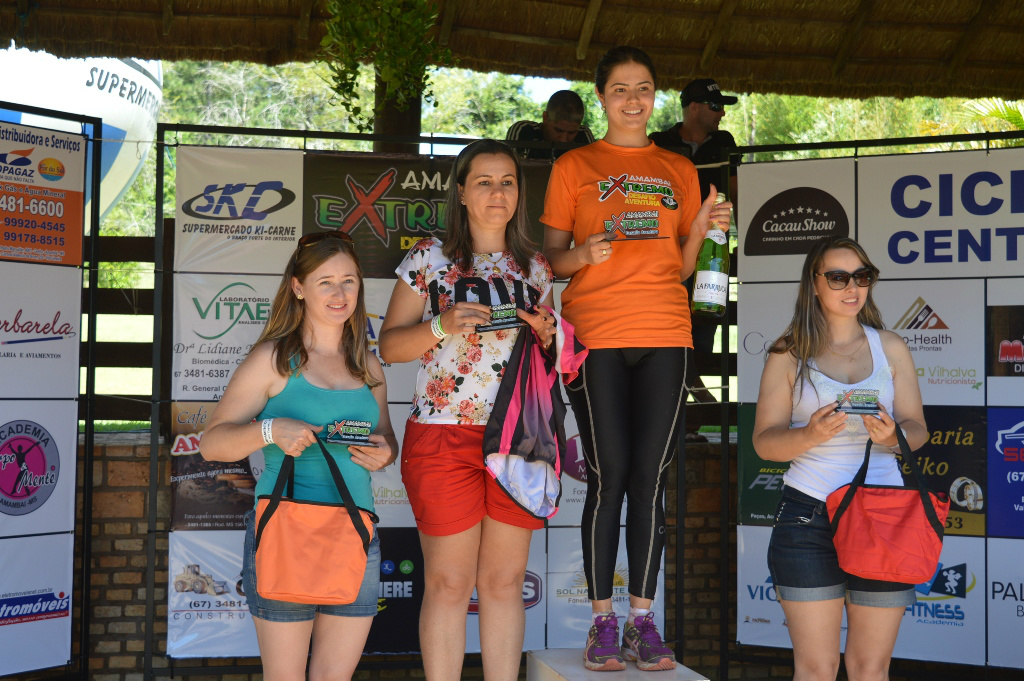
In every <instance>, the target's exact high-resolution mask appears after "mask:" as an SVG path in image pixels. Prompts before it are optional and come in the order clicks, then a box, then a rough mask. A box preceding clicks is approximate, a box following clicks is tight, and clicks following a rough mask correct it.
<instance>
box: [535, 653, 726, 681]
mask: <svg viewBox="0 0 1024 681" xmlns="http://www.w3.org/2000/svg"><path fill="white" fill-rule="evenodd" d="M669 680H671V681H708V679H707V677H706V676H703V675H701V674H698V673H697V672H695V671H693V670H692V669H689V668H687V667H684V666H683V665H681V664H676V668H675V669H674V670H667V671H658V672H642V671H640V670H639V669H637V668H636V663H635V662H628V661H627V662H626V671H623V672H592V671H588V670H587V668H586V667H584V666H583V649H582V648H551V649H549V650H531V651H530V652H528V653H527V654H526V681H669Z"/></svg>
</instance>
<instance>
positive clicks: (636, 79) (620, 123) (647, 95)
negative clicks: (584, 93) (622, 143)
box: [597, 62, 654, 132]
mask: <svg viewBox="0 0 1024 681" xmlns="http://www.w3.org/2000/svg"><path fill="white" fill-rule="evenodd" d="M597 97H598V99H600V100H601V104H602V106H604V109H605V113H606V115H607V116H608V129H609V130H610V131H617V132H637V131H639V132H646V130H647V120H648V119H649V118H650V117H651V112H652V111H654V77H653V76H652V75H651V72H650V71H649V70H648V69H647V67H646V66H644V65H643V64H638V63H636V62H625V63H623V64H619V65H618V66H616V67H615V68H614V69H612V70H611V72H610V73H609V74H608V81H607V83H605V86H604V92H601V91H598V92H597Z"/></svg>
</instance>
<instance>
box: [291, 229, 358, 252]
mask: <svg viewBox="0 0 1024 681" xmlns="http://www.w3.org/2000/svg"><path fill="white" fill-rule="evenodd" d="M324 239H341V240H342V241H347V242H349V243H350V244H351V243H355V242H354V241H353V239H352V235H351V234H348V233H347V232H340V231H337V230H335V231H333V232H313V233H312V234H305V235H303V236H302V237H300V238H299V246H298V247H299V248H305V247H306V246H310V245H312V244H315V243H317V242H319V241H323V240H324Z"/></svg>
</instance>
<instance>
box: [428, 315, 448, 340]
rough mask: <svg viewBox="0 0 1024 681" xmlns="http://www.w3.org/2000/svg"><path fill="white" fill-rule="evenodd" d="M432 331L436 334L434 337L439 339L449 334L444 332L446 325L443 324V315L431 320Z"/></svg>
mask: <svg viewBox="0 0 1024 681" xmlns="http://www.w3.org/2000/svg"><path fill="white" fill-rule="evenodd" d="M430 332H431V333H433V334H434V338H436V339H437V340H443V339H444V337H445V336H447V335H448V334H446V333H445V332H444V327H442V326H441V315H438V316H436V317H434V318H433V319H431V320H430Z"/></svg>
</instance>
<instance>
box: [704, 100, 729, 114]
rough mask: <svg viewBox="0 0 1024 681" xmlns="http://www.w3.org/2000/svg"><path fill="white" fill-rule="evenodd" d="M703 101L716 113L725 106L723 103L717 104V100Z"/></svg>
mask: <svg viewBox="0 0 1024 681" xmlns="http://www.w3.org/2000/svg"><path fill="white" fill-rule="evenodd" d="M704 103H705V104H707V105H708V108H709V109H711V110H712V111H714V112H715V113H718V112H719V111H721V110H723V109H724V108H725V104H719V103H718V102H704Z"/></svg>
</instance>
